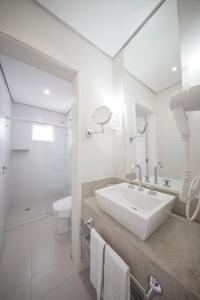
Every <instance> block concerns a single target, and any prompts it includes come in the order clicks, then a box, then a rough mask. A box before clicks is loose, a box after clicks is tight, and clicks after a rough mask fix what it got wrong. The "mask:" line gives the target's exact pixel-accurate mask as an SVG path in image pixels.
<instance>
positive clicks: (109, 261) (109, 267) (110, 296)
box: [103, 245, 130, 300]
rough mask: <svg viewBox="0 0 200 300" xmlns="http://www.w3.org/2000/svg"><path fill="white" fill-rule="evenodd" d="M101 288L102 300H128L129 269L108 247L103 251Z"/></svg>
mask: <svg viewBox="0 0 200 300" xmlns="http://www.w3.org/2000/svg"><path fill="white" fill-rule="evenodd" d="M103 286H104V288H103V299H104V300H130V269H129V267H128V266H127V264H126V263H125V262H124V261H123V260H122V259H121V257H120V256H119V255H118V254H117V253H116V252H115V251H113V249H112V248H111V247H110V246H109V245H106V249H105V263H104V279H103Z"/></svg>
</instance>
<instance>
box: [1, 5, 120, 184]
mask: <svg viewBox="0 0 200 300" xmlns="http://www.w3.org/2000/svg"><path fill="white" fill-rule="evenodd" d="M27 22H28V24H29V26H24V24H26V23H27ZM44 24H48V26H44ZM0 31H2V32H4V33H6V34H9V35H10V36H11V37H14V38H15V39H17V40H19V41H21V42H23V43H25V44H27V45H28V46H31V47H33V48H35V49H37V50H39V51H41V52H43V53H45V54H47V55H49V56H50V57H53V58H55V59H57V60H59V61H60V62H62V63H64V64H66V65H68V66H71V67H73V68H74V69H75V70H77V71H79V87H80V88H79V96H80V105H81V107H80V109H81V113H80V118H81V156H82V159H81V172H82V180H83V181H87V180H90V179H91V180H92V179H95V178H102V177H109V176H113V175H114V164H113V161H114V158H113V134H112V132H110V131H109V132H108V133H107V134H105V135H98V136H95V137H94V138H92V139H90V140H89V139H88V138H86V134H85V132H86V128H88V127H89V128H91V127H93V126H94V122H93V120H92V118H91V116H92V113H93V111H94V109H95V108H96V107H97V106H98V105H103V104H106V105H108V106H110V107H111V108H113V107H114V99H113V73H112V60H111V59H110V58H109V57H107V56H106V55H105V54H103V53H102V52H101V51H100V50H98V49H97V48H96V47H94V46H92V45H91V44H90V43H88V42H87V41H86V40H85V39H83V38H82V37H80V36H79V35H77V34H76V33H74V32H73V31H71V30H70V29H69V28H68V27H67V26H65V25H64V24H63V23H62V22H60V21H58V20H57V19H56V18H54V17H53V16H52V15H50V14H49V13H48V12H47V11H45V10H44V9H42V8H41V7H40V6H39V5H38V4H36V3H35V2H34V1H31V0H28V1H27V0H16V1H12V0H11V1H10V0H8V1H3V2H1V3H0ZM105 145H106V147H105ZM96 162H98V164H97V163H96Z"/></svg>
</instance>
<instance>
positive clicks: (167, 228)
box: [82, 196, 200, 300]
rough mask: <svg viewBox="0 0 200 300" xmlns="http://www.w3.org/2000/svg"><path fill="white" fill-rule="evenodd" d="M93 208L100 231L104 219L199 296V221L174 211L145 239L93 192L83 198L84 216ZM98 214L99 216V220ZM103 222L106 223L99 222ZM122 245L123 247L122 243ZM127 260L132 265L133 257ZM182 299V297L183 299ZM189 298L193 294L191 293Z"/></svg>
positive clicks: (124, 238) (124, 239) (122, 238)
mask: <svg viewBox="0 0 200 300" xmlns="http://www.w3.org/2000/svg"><path fill="white" fill-rule="evenodd" d="M84 208H85V211H84ZM91 210H92V211H91ZM84 212H85V213H84ZM91 212H93V216H94V223H95V216H96V222H98V224H94V227H96V226H95V225H98V226H97V227H96V228H97V229H98V230H99V231H100V233H101V228H102V226H103V223H104V224H106V226H107V227H109V229H110V230H112V228H113V229H114V230H115V232H116V231H117V233H118V239H121V240H122V241H123V242H125V241H127V243H131V244H132V245H133V246H134V247H136V248H137V249H138V250H139V251H140V252H141V253H142V254H143V256H146V257H148V258H149V259H150V260H151V261H153V262H156V264H157V265H159V267H160V268H161V269H162V270H165V271H166V273H168V274H169V275H170V276H171V277H173V278H174V279H175V280H176V282H177V281H178V282H180V285H181V286H183V287H184V288H186V289H187V290H189V291H191V293H192V294H193V295H195V297H194V299H200V224H198V223H195V222H191V221H189V220H187V219H185V218H183V217H180V216H177V215H175V214H171V215H170V217H169V218H168V220H167V221H166V222H165V223H164V224H163V225H162V226H161V227H160V228H159V229H158V230H157V231H156V232H155V233H153V234H152V235H151V236H150V237H149V238H148V239H147V240H146V241H142V240H140V239H139V238H138V237H137V236H135V235H134V234H132V233H131V232H130V231H128V230H127V229H126V228H125V227H123V226H122V225H120V224H119V223H118V222H116V221H115V220H114V219H112V218H111V217H110V216H109V215H107V214H106V213H105V212H103V211H102V210H101V209H100V208H99V206H98V204H97V201H96V199H95V197H94V196H93V197H89V198H86V199H84V200H83V212H82V217H83V219H84V218H87V217H88V215H87V213H88V214H90V213H91ZM97 216H99V218H98V221H97ZM100 222H101V223H102V222H103V223H102V224H100ZM113 226H114V227H113ZM102 230H103V229H102ZM102 233H103V232H102ZM113 234H114V232H113ZM121 247H122V248H123V247H124V244H123V243H122V245H121ZM124 253H125V252H124ZM128 263H129V265H130V261H129V262H128ZM130 267H131V266H130ZM133 268H134V267H133ZM131 269H132V268H131ZM131 271H132V270H131ZM177 299H179V298H177ZM182 299H183V298H182ZM182 299H181V298H180V300H182ZM184 299H186V298H184ZM190 299H193V298H192V297H190Z"/></svg>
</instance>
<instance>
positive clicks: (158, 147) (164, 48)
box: [123, 0, 185, 191]
mask: <svg viewBox="0 0 200 300" xmlns="http://www.w3.org/2000/svg"><path fill="white" fill-rule="evenodd" d="M179 47H180V45H179V31H178V16H177V3H176V1H173V0H169V1H166V2H165V3H164V4H163V5H162V6H161V7H160V9H159V10H158V11H157V12H156V13H155V14H154V16H153V17H152V18H151V19H150V20H149V21H148V22H147V23H146V24H145V25H144V26H143V28H142V29H141V30H140V31H139V32H138V33H137V34H136V35H135V36H134V37H133V39H132V40H131V42H130V43H129V44H128V45H127V46H126V48H125V49H124V50H123V62H124V78H125V83H126V84H125V89H126V90H125V93H126V95H127V96H126V97H127V98H126V102H127V107H128V109H129V107H132V108H133V109H132V110H131V113H129V114H127V124H132V122H133V124H134V126H133V127H134V128H133V129H132V130H130V127H131V126H129V125H128V126H127V135H128V136H129V142H128V144H127V147H128V148H129V151H127V155H126V156H127V157H126V161H127V163H126V165H127V172H128V171H130V169H131V162H134V163H137V164H139V165H140V166H141V168H142V175H143V179H144V180H146V182H150V183H152V184H157V185H160V186H165V187H167V186H168V187H169V186H170V187H171V189H172V190H174V191H179V190H180V185H181V181H180V180H181V176H182V173H181V172H182V169H183V168H184V161H185V156H184V147H183V145H182V142H181V140H180V136H179V134H178V130H177V126H176V124H175V121H174V116H173V113H172V112H171V110H170V107H169V102H170V97H171V95H172V94H174V92H176V91H179V90H180V89H181V59H180V49H179ZM131 152H132V153H131ZM133 152H134V155H133ZM130 153H131V154H130ZM130 156H131V157H132V159H131V158H130Z"/></svg>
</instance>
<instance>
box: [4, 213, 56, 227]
mask: <svg viewBox="0 0 200 300" xmlns="http://www.w3.org/2000/svg"><path fill="white" fill-rule="evenodd" d="M49 216H53V213H52V212H49V213H47V214H44V215H42V216H39V217H35V218H33V219H29V220H27V221H24V222H21V223H18V224H14V225H10V226H7V227H5V228H4V230H5V231H6V230H10V229H13V228H16V227H19V226H24V225H27V224H30V223H33V222H37V221H39V220H42V219H45V218H48V217H49Z"/></svg>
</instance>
